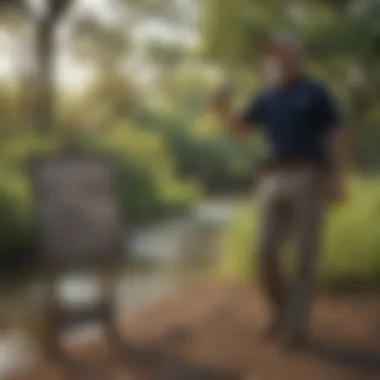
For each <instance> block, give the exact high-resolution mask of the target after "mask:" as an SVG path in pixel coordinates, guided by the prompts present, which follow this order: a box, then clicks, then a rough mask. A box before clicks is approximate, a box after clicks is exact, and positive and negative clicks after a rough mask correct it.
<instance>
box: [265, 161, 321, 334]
mask: <svg viewBox="0 0 380 380" xmlns="http://www.w3.org/2000/svg"><path fill="white" fill-rule="evenodd" d="M320 180H321V176H320V173H319V171H318V170H316V169H314V168H310V167H298V168H291V169H277V170H272V171H270V172H268V173H266V174H264V175H263V178H262V180H261V184H260V187H259V206H260V209H261V210H260V218H261V219H260V221H259V223H260V230H259V232H260V234H259V247H258V248H259V255H260V256H259V262H260V273H261V275H262V282H263V285H264V289H265V290H266V291H267V293H268V296H269V298H270V300H271V301H272V304H273V306H274V307H275V312H276V315H277V318H278V319H279V321H278V322H279V323H281V326H283V327H284V328H285V329H286V331H288V332H289V333H290V334H297V333H299V332H303V331H302V330H304V329H306V328H307V327H308V322H309V315H310V308H311V301H312V295H313V289H314V282H315V276H316V256H317V251H318V243H319V240H320V230H321V217H322V214H323V202H322V197H321V195H320ZM289 237H292V238H293V242H294V243H295V249H296V268H295V270H294V271H293V274H294V277H293V279H292V281H291V283H290V284H287V286H286V287H285V284H284V283H283V279H282V277H281V274H280V270H279V253H280V250H281V248H282V246H283V244H284V243H285V242H286V239H288V238H289Z"/></svg>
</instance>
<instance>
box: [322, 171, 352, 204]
mask: <svg viewBox="0 0 380 380" xmlns="http://www.w3.org/2000/svg"><path fill="white" fill-rule="evenodd" d="M323 197H324V199H325V201H326V202H327V203H331V204H335V203H343V202H345V201H346V199H347V184H346V181H345V180H344V179H343V178H341V177H339V176H337V175H335V176H333V175H331V176H329V177H328V178H326V180H325V181H324V184H323Z"/></svg>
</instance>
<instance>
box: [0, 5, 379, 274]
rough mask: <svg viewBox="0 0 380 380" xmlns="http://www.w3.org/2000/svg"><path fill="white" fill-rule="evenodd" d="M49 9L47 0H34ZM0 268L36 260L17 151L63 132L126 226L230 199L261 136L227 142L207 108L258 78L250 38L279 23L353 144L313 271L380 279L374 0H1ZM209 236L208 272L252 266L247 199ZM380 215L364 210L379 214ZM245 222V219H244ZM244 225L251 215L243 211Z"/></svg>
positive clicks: (248, 175) (247, 89)
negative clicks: (88, 159) (111, 178)
mask: <svg viewBox="0 0 380 380" xmlns="http://www.w3.org/2000/svg"><path fill="white" fill-rule="evenodd" d="M47 4H49V6H48V5H47ZM0 7H1V14H0V54H1V55H0V74H1V75H0V97H1V102H0V107H1V110H0V144H1V151H0V154H1V160H0V205H1V213H0V224H1V228H0V268H1V269H2V270H4V271H5V272H7V273H8V272H10V271H11V272H12V271H18V270H20V269H23V268H31V267H32V266H33V265H38V263H37V262H36V241H35V240H36V238H35V226H34V222H33V221H34V217H33V204H32V199H31V188H30V184H29V181H28V173H27V162H28V159H29V158H30V157H32V156H33V155H34V154H36V153H41V152H54V151H57V150H59V149H60V148H61V147H62V145H64V144H67V142H68V141H69V142H71V143H74V144H75V147H76V148H77V149H83V150H90V151H94V152H104V151H105V152H108V153H110V154H112V155H113V156H115V157H116V158H117V159H118V161H119V163H120V165H121V168H122V178H121V180H122V181H121V183H122V189H121V190H122V205H123V211H124V214H125V216H126V221H127V222H128V226H129V227H131V226H140V225H145V224H149V223H152V222H153V221H157V220H163V219H167V218H171V217H174V216H178V215H185V214H186V213H187V212H189V209H190V208H191V207H192V206H193V205H195V204H197V203H198V202H200V201H201V200H202V199H207V198H210V197H216V196H221V195H223V196H224V195H228V196H231V197H235V198H242V199H243V198H245V197H246V195H247V194H248V193H250V192H251V190H252V189H253V188H254V184H255V179H256V172H255V166H254V164H255V162H256V161H257V160H258V159H259V158H260V156H261V155H262V153H263V148H264V146H263V144H262V141H261V138H260V136H257V135H253V136H251V137H250V138H248V139H247V140H244V141H235V140H233V139H231V138H229V137H228V136H227V135H226V134H225V133H224V132H223V131H222V130H221V128H220V126H219V125H218V123H217V120H216V119H215V118H214V116H213V115H212V114H211V113H210V111H209V109H208V99H209V96H210V94H211V93H213V91H214V90H215V89H216V88H217V87H218V86H219V85H220V84H223V83H224V82H225V81H226V80H230V79H232V80H233V81H234V82H235V83H236V85H237V94H236V105H237V106H240V104H241V102H243V101H244V99H246V97H247V95H249V94H250V93H251V92H255V90H257V88H258V87H259V86H260V85H261V72H260V64H261V62H260V54H259V52H260V46H261V44H262V41H263V39H264V38H265V36H266V35H267V33H269V32H272V31H273V30H279V29H289V30H292V31H295V32H296V33H298V34H299V35H300V36H301V38H302V39H303V40H304V42H305V44H306V47H307V61H306V62H305V65H306V66H307V68H308V69H309V70H310V71H311V72H312V73H313V74H314V75H316V76H318V77H320V78H321V79H323V80H325V81H326V82H327V83H328V84H329V85H331V87H332V88H333V90H334V91H335V93H336V94H337V96H338V97H339V100H340V103H341V106H342V109H343V112H344V113H345V115H346V120H347V126H348V127H349V128H350V131H351V134H352V141H353V157H354V168H353V173H352V174H353V181H352V188H353V189H352V198H350V201H349V203H348V204H347V205H346V206H344V207H343V208H337V209H334V210H332V213H331V223H330V225H329V228H328V230H327V236H326V255H325V258H326V259H325V260H324V263H323V268H324V271H323V278H325V279H329V281H330V280H336V279H339V278H344V279H345V278H351V277H354V278H355V279H356V278H359V279H364V280H368V279H371V281H372V280H375V281H379V280H380V230H379V229H380V213H379V212H380V209H379V205H380V203H379V202H380V182H379V181H378V180H377V179H376V176H377V173H378V170H379V168H380V151H379V149H378V146H379V145H380V127H379V123H380V112H379V110H380V108H379V107H380V97H379V90H380V86H379V84H380V69H379V65H378V64H377V59H378V57H379V56H380V28H379V26H378V25H379V24H378V18H379V16H380V4H379V3H378V2H377V1H375V0H372V1H371V0H360V1H350V0H318V1H317V0H303V1H302V0H289V1H286V2H284V1H279V0H266V1H263V0H234V1H226V0H198V1H196V0H193V1H192V0H97V1H88V0H50V2H44V1H42V0H41V1H38V0H14V1H12V0H2V1H1V2H0ZM243 208H244V210H243V215H239V216H238V220H234V221H233V222H232V223H231V227H229V226H228V227H227V230H226V231H223V233H222V235H223V236H222V242H223V244H222V245H223V248H222V249H221V253H222V258H221V263H220V264H221V265H219V266H218V273H221V274H223V275H244V274H247V273H251V272H250V271H251V267H252V255H251V252H250V251H251V247H252V245H251V241H252V237H251V235H252V233H253V232H254V228H253V224H252V223H251V210H254V204H253V203H252V205H251V201H246V202H244V206H243ZM378 210H379V211H378ZM252 218H253V217H252ZM252 221H253V219H252Z"/></svg>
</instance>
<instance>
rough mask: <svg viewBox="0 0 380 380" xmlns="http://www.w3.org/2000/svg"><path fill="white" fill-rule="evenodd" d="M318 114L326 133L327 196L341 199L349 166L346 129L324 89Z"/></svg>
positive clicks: (336, 108) (332, 198)
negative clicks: (328, 166)
mask: <svg viewBox="0 0 380 380" xmlns="http://www.w3.org/2000/svg"><path fill="white" fill-rule="evenodd" d="M319 104H320V107H319V112H320V113H319V115H320V117H321V118H322V121H323V125H324V128H326V129H327V133H328V154H329V165H330V168H329V169H330V170H329V178H328V181H327V192H328V194H327V197H328V199H329V200H331V201H341V200H343V198H344V197H345V188H346V182H347V177H348V173H349V166H350V150H349V141H348V133H347V129H346V128H345V127H344V126H343V124H342V120H341V117H340V113H339V111H338V107H337V105H336V103H335V100H334V99H333V97H332V95H331V94H330V93H329V92H328V91H327V90H324V91H323V92H322V96H321V98H320V103H319Z"/></svg>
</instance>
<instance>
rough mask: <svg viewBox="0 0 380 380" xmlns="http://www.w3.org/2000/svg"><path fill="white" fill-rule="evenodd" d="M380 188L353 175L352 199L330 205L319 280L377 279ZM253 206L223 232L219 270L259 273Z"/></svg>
mask: <svg viewBox="0 0 380 380" xmlns="http://www.w3.org/2000/svg"><path fill="white" fill-rule="evenodd" d="M379 190H380V181H379V179H377V178H376V179H362V180H359V179H356V180H353V181H352V183H351V188H350V201H349V202H348V203H347V204H345V205H340V206H334V208H333V209H331V210H330V212H329V214H328V218H327V228H326V231H325V238H324V246H323V250H322V256H321V268H320V269H321V270H320V280H321V283H322V285H324V286H330V285H336V284H341V283H345V284H347V283H348V284H349V283H368V282H376V283H379V282H380V230H379V226H380V213H379V210H380V208H379V207H380V196H379V194H380V191H379ZM254 209H255V206H254V205H253V204H252V207H249V208H246V209H244V211H242V213H241V215H240V216H239V218H238V219H237V220H235V221H233V223H231V225H230V226H229V227H228V229H227V231H226V233H225V235H223V236H222V242H221V244H222V247H223V249H222V250H223V252H222V256H221V261H220V263H219V266H218V275H222V276H232V277H245V278H251V277H253V278H254V277H255V276H256V275H257V273H256V271H257V269H258V268H257V265H256V261H255V250H254V246H255V245H254V244H255V241H256V234H257V226H258V220H257V218H256V217H257V215H256V214H255V213H254V212H253V210H254ZM284 253H286V252H284Z"/></svg>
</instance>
